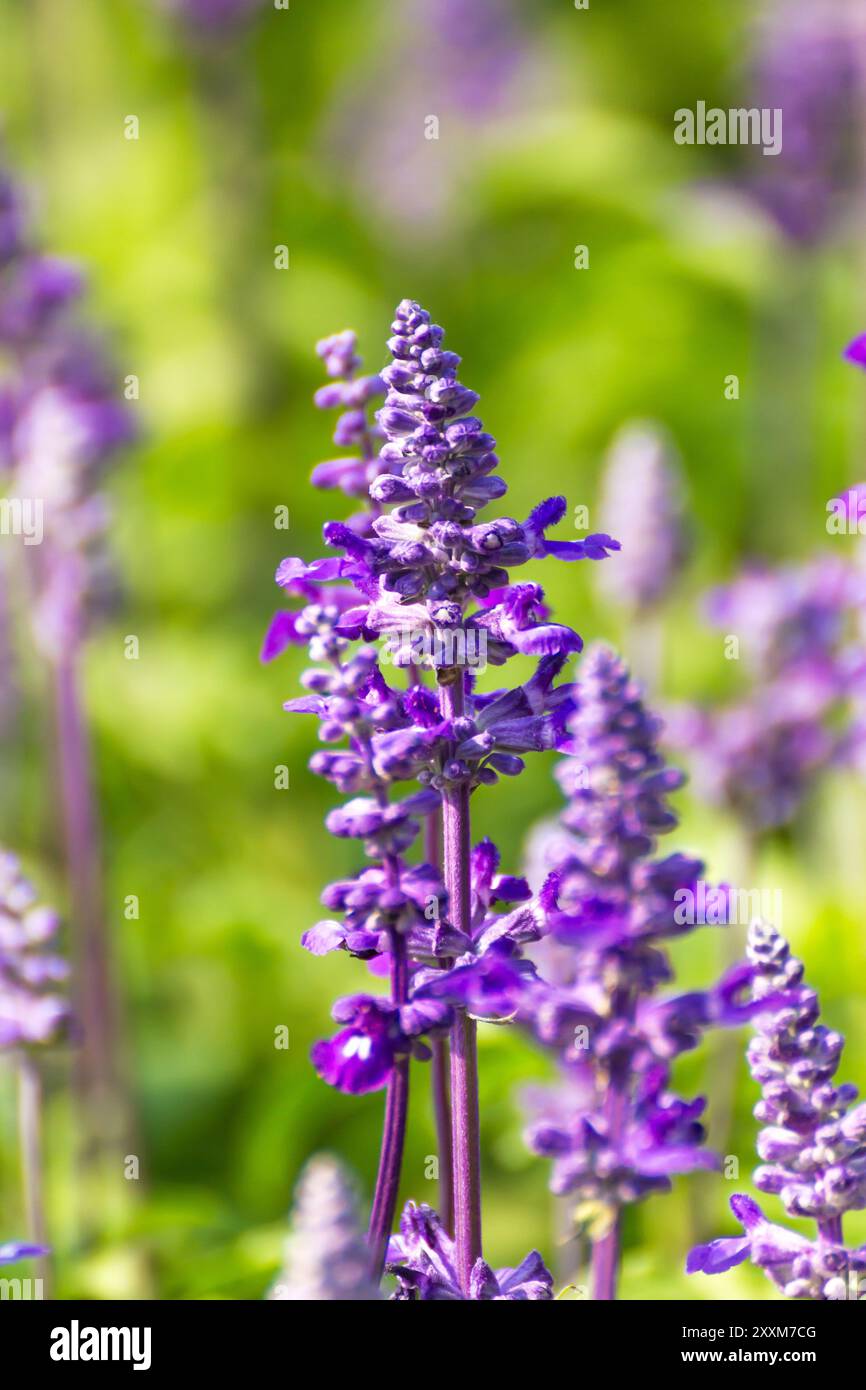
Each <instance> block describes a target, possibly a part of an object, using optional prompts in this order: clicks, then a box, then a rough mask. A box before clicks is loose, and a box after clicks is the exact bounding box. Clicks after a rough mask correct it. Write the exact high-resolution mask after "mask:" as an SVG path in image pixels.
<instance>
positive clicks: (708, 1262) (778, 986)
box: [687, 921, 866, 1299]
mask: <svg viewBox="0 0 866 1390" xmlns="http://www.w3.org/2000/svg"><path fill="white" fill-rule="evenodd" d="M747 956H748V961H749V965H750V967H751V970H752V983H751V995H752V1000H753V1004H754V1007H755V1009H756V1013H755V1017H754V1027H755V1034H756V1035H755V1037H754V1039H753V1041H752V1042H751V1043H750V1045H749V1050H748V1061H749V1070H750V1071H751V1073H752V1076H753V1078H754V1079H755V1081H757V1082H758V1084H759V1085H760V1087H761V1099H760V1100H759V1102H758V1104H757V1105H756V1107H755V1112H754V1113H755V1116H756V1118H757V1119H758V1120H759V1121H760V1122H761V1124H762V1126H763V1127H762V1129H761V1131H760V1133H759V1135H758V1141H757V1149H758V1154H759V1156H760V1158H761V1159H763V1163H762V1165H761V1166H760V1167H759V1168H757V1169H756V1170H755V1173H754V1182H755V1186H756V1187H758V1188H759V1189H760V1190H761V1191H762V1192H765V1193H769V1194H772V1195H774V1196H778V1197H779V1198H780V1200H781V1202H782V1205H783V1206H784V1208H785V1210H786V1212H787V1213H788V1215H789V1216H791V1217H796V1218H803V1217H808V1218H810V1219H811V1220H813V1221H814V1222H815V1223H816V1226H817V1236H816V1237H807V1236H805V1235H801V1234H799V1233H798V1232H794V1231H791V1230H788V1229H787V1228H786V1227H784V1226H779V1225H776V1224H775V1223H773V1222H771V1221H769V1220H768V1219H767V1218H766V1217H765V1216H764V1214H763V1212H762V1211H761V1208H760V1207H759V1206H758V1204H757V1202H755V1201H753V1200H752V1198H750V1197H747V1196H743V1195H737V1196H734V1197H732V1198H731V1209H732V1210H733V1212H734V1215H735V1216H736V1217H737V1219H738V1221H739V1222H740V1224H741V1225H742V1227H743V1232H744V1233H743V1235H742V1236H735V1237H728V1236H725V1237H721V1238H720V1239H718V1240H714V1241H711V1242H710V1243H709V1244H708V1245H701V1246H697V1247H696V1248H695V1249H694V1250H692V1252H691V1254H690V1255H689V1259H688V1263H687V1269H688V1271H689V1273H696V1272H703V1273H705V1274H719V1273H721V1272H722V1271H724V1270H726V1269H730V1268H732V1266H734V1265H737V1264H741V1263H742V1262H743V1261H744V1260H747V1259H751V1261H752V1263H753V1264H755V1265H757V1266H758V1267H759V1268H760V1269H763V1270H764V1272H765V1274H767V1276H768V1277H769V1278H770V1279H771V1280H772V1281H773V1283H774V1284H776V1285H777V1287H778V1288H780V1289H781V1290H782V1292H783V1293H784V1294H785V1295H786V1296H787V1297H788V1298H811V1299H843V1298H847V1297H850V1293H849V1275H850V1273H851V1272H852V1271H853V1272H859V1271H862V1270H866V1246H861V1247H859V1248H857V1249H850V1248H848V1247H847V1246H846V1245H845V1244H844V1239H843V1232H842V1218H843V1216H844V1214H845V1213H846V1212H848V1211H854V1210H860V1209H862V1208H863V1207H866V1105H863V1104H861V1105H857V1106H854V1108H853V1109H852V1105H853V1103H854V1101H855V1100H856V1097H857V1089H856V1087H855V1086H852V1085H850V1084H848V1083H842V1084H841V1085H840V1084H838V1083H837V1082H836V1081H835V1079H834V1078H835V1074H836V1070H837V1068H838V1066H839V1062H840V1060H841V1056H842V1049H843V1047H844V1039H843V1037H842V1035H841V1034H840V1033H836V1032H834V1031H833V1030H832V1029H830V1028H827V1027H826V1026H825V1025H824V1024H822V1023H820V1022H819V1006H818V997H817V995H816V994H815V991H814V990H812V989H810V988H809V987H808V986H807V985H806V984H805V983H804V980H803V965H802V962H801V961H799V960H798V959H797V958H796V957H795V956H792V955H791V951H790V947H789V945H788V943H787V941H786V940H785V939H784V937H783V936H781V935H780V934H779V932H778V931H777V930H776V928H775V927H773V926H771V925H770V924H769V923H767V922H763V921H757V922H754V923H753V924H752V926H751V928H750V929H749V937H748V946H747ZM858 1285H859V1281H858Z"/></svg>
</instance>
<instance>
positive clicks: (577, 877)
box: [521, 647, 748, 1299]
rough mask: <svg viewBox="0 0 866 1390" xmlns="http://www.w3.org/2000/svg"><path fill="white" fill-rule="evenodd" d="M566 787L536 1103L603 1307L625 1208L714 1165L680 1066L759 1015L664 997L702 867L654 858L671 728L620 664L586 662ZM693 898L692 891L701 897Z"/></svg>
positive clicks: (537, 1005) (664, 826)
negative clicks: (546, 1064) (714, 1035)
mask: <svg viewBox="0 0 866 1390" xmlns="http://www.w3.org/2000/svg"><path fill="white" fill-rule="evenodd" d="M580 674H581V680H580V684H579V687H578V691H579V693H578V703H577V711H576V713H575V715H574V717H573V720H572V723H571V731H572V738H571V742H570V744H569V745H568V746H567V752H568V753H569V757H568V758H566V760H565V761H564V762H563V763H561V764H560V766H559V768H558V777H559V781H560V783H561V786H562V789H563V791H564V792H565V794H566V796H567V797H568V806H567V807H566V809H565V811H564V812H563V814H562V817H561V820H562V827H563V828H562V830H558V829H557V830H555V831H554V832H553V837H552V842H551V850H552V855H551V856H549V857H548V859H547V867H549V868H551V869H552V872H551V873H550V876H549V878H548V880H547V882H546V883H545V885H544V887H543V889H542V892H541V903H542V906H543V907H544V908H545V910H546V914H547V929H548V932H549V937H548V939H547V940H545V942H544V943H543V947H542V952H541V954H540V955H539V960H538V963H539V969H540V971H541V974H542V976H543V977H546V978H543V979H542V980H541V981H540V982H539V983H538V984H536V985H535V986H534V987H533V988H532V989H530V990H529V991H527V993H526V996H525V998H524V1001H523V1002H522V1005H521V1013H522V1016H523V1018H524V1020H525V1021H526V1022H527V1023H529V1024H530V1025H531V1026H532V1028H533V1029H534V1031H535V1033H536V1035H537V1036H538V1038H539V1040H540V1041H541V1042H543V1043H544V1044H546V1045H547V1046H549V1047H551V1048H553V1049H554V1050H555V1051H556V1052H557V1054H558V1057H559V1062H560V1066H561V1071H562V1081H561V1084H560V1086H559V1087H557V1088H555V1089H554V1090H553V1091H552V1092H550V1091H543V1090H539V1091H536V1092H535V1094H534V1096H533V1097H532V1098H531V1106H532V1109H533V1111H534V1120H533V1122H532V1124H531V1125H530V1128H529V1130H528V1134H527V1139H528V1143H529V1145H530V1147H531V1148H532V1149H533V1150H534V1151H535V1152H536V1153H539V1154H542V1155H544V1156H545V1157H548V1158H550V1159H552V1160H553V1176H552V1181H551V1186H552V1188H553V1190H554V1192H556V1193H559V1194H568V1196H569V1197H570V1198H572V1199H573V1200H574V1202H575V1208H574V1210H575V1214H576V1216H577V1218H578V1220H579V1221H580V1222H581V1223H582V1224H583V1225H584V1226H585V1227H586V1228H587V1229H588V1230H589V1232H590V1234H591V1236H592V1238H593V1242H594V1245H593V1267H594V1288H595V1297H596V1298H600V1299H610V1298H613V1297H615V1289H616V1279H617V1267H618V1259H619V1222H620V1215H621V1212H622V1209H623V1207H624V1206H626V1205H627V1204H629V1203H633V1202H636V1201H639V1200H641V1199H642V1198H643V1197H646V1196H648V1195H650V1194H652V1193H656V1192H666V1191H668V1190H669V1189H670V1179H671V1176H672V1175H673V1174H676V1173H682V1172H688V1171H689V1170H691V1169H695V1168H705V1167H715V1166H716V1165H717V1160H716V1158H715V1157H714V1156H713V1155H711V1154H709V1153H708V1152H706V1151H705V1150H704V1149H703V1148H702V1147H701V1145H702V1141H703V1137H704V1133H703V1128H702V1126H701V1123H700V1117H701V1113H702V1111H703V1108H704V1102H703V1100H695V1101H688V1102H687V1101H683V1100H680V1099H679V1098H678V1097H677V1096H675V1095H673V1094H671V1092H670V1091H669V1089H668V1083H669V1076H670V1064H671V1061H672V1059H673V1058H674V1057H676V1056H677V1055H678V1054H679V1053H681V1052H683V1051H685V1050H686V1049H688V1048H692V1047H694V1046H696V1044H697V1042H698V1041H699V1038H700V1034H701V1032H702V1030H703V1029H704V1028H705V1027H706V1026H707V1025H709V1024H711V1023H714V1022H736V1021H739V1020H740V1019H741V1018H743V1017H747V1016H748V1011H745V1012H744V1010H743V1008H742V1007H741V1006H740V1005H739V1003H738V1002H737V993H738V989H739V985H740V983H741V982H740V980H739V977H738V976H735V977H733V978H731V979H728V980H725V981H723V982H722V984H721V985H719V986H718V987H717V988H716V989H714V990H711V991H708V992H705V993H689V994H683V995H674V996H672V997H659V994H658V991H659V989H660V987H662V986H664V985H666V984H667V983H669V981H670V980H671V979H672V970H671V966H670V963H669V960H668V957H667V953H666V951H665V944H666V942H667V941H668V940H670V939H672V938H675V937H677V936H680V935H682V934H684V933H686V932H688V931H690V930H692V928H693V924H694V919H695V916H696V914H695V913H689V912H688V911H687V910H686V911H683V904H686V906H687V904H688V901H689V894H690V893H691V894H692V895H693V894H694V890H695V887H696V883H697V880H699V878H700V876H701V872H702V867H703V866H702V865H701V863H700V861H698V860H694V859H690V858H688V857H687V856H685V855H682V854H672V855H669V856H668V857H667V858H664V859H658V858H655V857H654V848H655V840H656V837H657V836H658V835H660V834H666V833H668V832H669V831H671V830H673V829H674V827H675V826H676V823H677V822H676V817H675V816H674V815H673V813H672V812H671V811H670V810H669V808H668V806H667V795H668V793H670V792H672V791H675V790H676V789H677V788H678V787H679V786H681V785H682V782H683V781H684V778H683V776H682V774H681V773H679V772H677V771H676V770H674V769H673V768H667V767H665V765H664V762H663V760H662V757H661V755H660V753H659V752H658V748H657V741H658V737H659V732H660V727H661V724H660V721H659V720H658V719H657V718H655V716H653V715H651V714H650V713H648V711H647V710H646V709H645V708H644V706H643V703H642V701H641V698H640V691H639V688H638V687H637V686H636V685H635V684H634V683H633V682H632V681H631V680H630V678H629V675H628V672H627V670H626V668H625V667H624V665H623V664H622V662H621V661H620V660H619V659H618V658H617V657H616V655H615V654H614V653H613V652H612V651H610V650H608V649H606V648H603V647H600V648H596V649H594V650H592V651H591V652H590V653H588V655H587V656H586V658H585V660H584V663H583V667H582V670H581V673H580ZM692 901H694V896H692Z"/></svg>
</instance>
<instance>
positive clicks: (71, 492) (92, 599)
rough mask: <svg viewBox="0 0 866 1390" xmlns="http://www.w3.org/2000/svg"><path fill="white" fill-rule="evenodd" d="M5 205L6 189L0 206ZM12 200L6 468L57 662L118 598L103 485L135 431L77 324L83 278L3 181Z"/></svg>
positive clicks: (3, 282) (0, 298)
mask: <svg viewBox="0 0 866 1390" xmlns="http://www.w3.org/2000/svg"><path fill="white" fill-rule="evenodd" d="M3 197H4V195H3V193H2V192H0V209H2V206H3ZM5 197H6V202H7V209H8V210H7V222H8V223H9V224H10V225H9V230H8V232H7V238H6V257H5V263H3V257H2V256H0V346H2V348H3V349H4V356H5V358H6V361H7V363H8V368H7V371H6V373H5V375H4V377H3V380H2V404H0V459H2V464H3V467H4V468H5V469H6V470H7V472H8V474H9V486H8V491H9V495H10V497H11V498H12V499H14V500H15V501H16V502H18V503H19V504H20V505H21V507H22V516H24V517H25V518H28V517H29V515H30V511H31V509H34V515H33V517H32V520H33V522H34V525H33V527H29V524H28V529H29V530H30V531H32V532H33V534H28V532H27V531H25V537H26V539H27V544H26V546H25V547H24V554H25V558H26V560H27V562H28V564H27V571H28V578H29V581H30V588H31V595H32V604H31V623H32V626H33V630H34V634H35V637H36V640H37V643H38V644H39V646H40V647H41V648H42V649H43V650H44V651H45V652H46V654H47V655H48V656H49V657H51V658H52V659H54V660H58V659H60V658H61V657H62V656H64V655H68V654H69V652H70V650H73V649H74V648H75V646H76V645H77V643H78V642H79V641H80V640H81V638H82V637H83V636H84V635H85V634H86V631H87V628H88V625H89V623H90V622H91V621H92V619H93V618H94V616H96V615H97V614H98V613H99V612H101V611H102V609H103V608H104V606H105V604H106V601H107V600H108V598H109V597H110V595H111V592H112V588H113V583H112V580H111V576H110V567H109V565H108V562H107V560H106V554H105V544H104V541H105V533H106V529H107V525H108V520H109V512H108V507H107V504H106V501H105V498H104V496H103V494H102V491H101V482H102V479H103V477H104V475H105V473H106V471H107V470H108V468H109V467H110V466H111V465H112V464H113V463H114V462H115V460H116V458H117V455H118V452H119V450H120V449H121V448H122V447H123V446H124V445H126V444H128V443H129V442H130V440H131V439H132V437H133V434H134V429H133V423H132V416H131V413H130V411H129V409H128V407H127V406H126V403H125V402H124V401H123V400H122V398H121V396H120V392H119V390H118V388H117V383H116V381H115V378H114V374H113V372H112V371H111V370H110V368H109V366H108V363H107V360H106V356H105V352H104V350H103V348H102V346H101V345H100V344H99V343H98V342H97V341H96V340H95V338H94V337H93V335H92V334H90V333H89V332H87V331H86V330H85V329H83V328H82V326H81V324H80V322H79V321H78V317H77V313H76V311H77V308H78V306H79V304H80V301H81V298H82V296H83V292H84V277H83V275H82V273H81V271H80V270H79V268H78V267H77V266H75V265H72V264H70V263H69V262H66V261H63V260H60V259H57V258H55V257H50V256H46V255H44V254H42V253H41V252H40V251H39V250H38V249H37V248H36V246H35V244H34V240H33V236H32V232H31V229H30V225H29V219H28V215H27V209H26V201H25V199H24V198H23V195H21V194H20V193H19V192H17V191H16V190H14V189H13V187H12V185H11V184H7V193H6V195H5ZM0 215H2V214H0ZM0 240H2V234H0ZM37 519H38V535H37V534H36V529H37V527H36V522H37ZM34 542H38V543H34Z"/></svg>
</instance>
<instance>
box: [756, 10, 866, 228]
mask: <svg viewBox="0 0 866 1390" xmlns="http://www.w3.org/2000/svg"><path fill="white" fill-rule="evenodd" d="M756 37H757V44H756V53H755V61H754V63H753V71H752V75H751V87H752V93H753V104H754V105H755V106H758V107H762V108H765V109H769V110H774V109H779V110H781V111H782V113H783V118H784V152H783V154H782V157H781V158H778V159H759V160H758V161H757V164H758V165H759V166H760V174H759V175H758V176H757V177H756V178H755V179H754V181H753V184H752V188H753V192H754V194H755V196H756V197H757V199H758V201H759V202H760V203H761V204H762V205H763V206H764V207H765V208H766V209H767V211H768V212H769V213H770V215H771V216H772V217H773V218H774V220H775V221H776V223H777V225H778V226H779V228H780V229H781V231H782V232H783V233H784V235H785V236H786V237H787V238H788V239H789V241H790V242H792V243H793V244H794V245H799V246H802V247H805V248H810V247H814V246H815V244H816V243H817V242H819V241H820V240H821V239H822V238H825V237H827V236H828V235H830V234H832V232H833V230H834V228H835V227H836V226H837V225H838V223H839V222H840V220H841V219H842V218H843V217H844V215H845V214H846V213H847V212H849V211H850V209H851V207H852V205H853V202H854V196H855V194H856V189H857V187H858V181H859V174H858V155H857V128H858V123H859V120H860V116H859V102H860V84H861V80H862V78H861V74H860V69H859V59H858V54H859V48H860V45H861V44H862V42H863V19H862V14H861V13H860V10H859V7H858V6H856V5H848V4H846V3H845V0H822V3H821V4H816V3H813V0H784V3H780V0H773V3H771V4H768V5H767V7H766V10H765V12H764V13H763V14H762V15H761V16H760V20H759V23H758V26H757V35H756Z"/></svg>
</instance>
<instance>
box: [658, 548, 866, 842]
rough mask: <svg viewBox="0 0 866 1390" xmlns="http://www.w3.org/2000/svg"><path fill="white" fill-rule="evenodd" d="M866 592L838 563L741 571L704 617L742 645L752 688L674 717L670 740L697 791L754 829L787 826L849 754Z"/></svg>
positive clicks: (859, 689) (859, 696)
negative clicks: (682, 754)
mask: <svg viewBox="0 0 866 1390" xmlns="http://www.w3.org/2000/svg"><path fill="white" fill-rule="evenodd" d="M862 584H863V581H862V576H860V575H858V573H857V572H856V570H855V569H854V568H852V567H851V566H850V565H848V564H847V563H846V562H845V561H844V560H840V559H837V558H836V557H833V556H827V555H819V556H817V557H816V558H815V559H814V560H811V561H809V562H808V563H806V564H804V565H800V566H797V567H786V568H782V569H777V570H772V569H766V568H764V569H756V568H752V569H747V570H745V571H744V572H743V574H742V575H740V576H739V577H738V578H737V579H736V580H735V581H734V582H733V583H732V584H729V585H727V586H725V587H724V588H720V589H717V590H715V591H714V592H713V593H712V594H711V595H710V597H709V602H708V603H707V613H708V616H709V619H710V621H711V622H712V623H713V625H714V626H716V627H718V628H719V629H720V630H721V631H722V632H725V633H731V634H736V636H737V638H738V640H739V642H740V644H741V655H742V657H743V663H742V664H743V666H744V668H745V669H746V670H747V672H748V673H749V685H748V687H747V688H746V690H745V691H744V693H743V694H742V695H741V696H739V697H738V698H737V699H735V700H734V701H732V702H730V703H727V704H721V705H718V706H715V707H708V708H701V707H699V706H690V707H685V708H679V709H673V710H671V711H670V712H669V721H668V738H669V741H670V742H671V743H672V744H673V745H674V746H675V747H679V748H683V749H685V750H687V751H688V752H689V753H690V755H691V758H692V767H693V772H694V780H695V785H696V788H697V790H698V791H699V792H700V793H701V794H702V795H703V796H704V797H706V799H707V800H708V801H710V802H712V803H713V804H717V805H723V806H727V807H728V808H729V809H730V810H732V811H733V812H734V814H735V815H737V816H738V817H739V818H740V819H741V820H742V822H743V823H744V824H745V825H746V826H747V828H748V829H749V830H750V831H751V832H752V833H757V832H761V831H763V830H766V829H769V828H771V827H773V826H777V825H784V824H785V823H787V822H788V821H790V820H791V819H792V818H793V817H794V816H795V815H796V813H797V811H798V809H799V807H800V805H801V804H802V802H803V800H804V799H805V797H806V796H807V794H808V792H809V791H810V789H811V787H812V786H813V785H814V783H815V781H816V779H817V778H818V777H819V776H820V775H821V773H823V772H825V771H826V770H827V769H828V768H830V767H831V766H833V764H834V763H836V762H841V761H843V760H845V759H848V760H852V759H853V757H854V753H853V752H852V747H853V744H854V743H855V742H856V740H855V739H853V738H852V736H851V729H850V715H851V712H852V708H853V704H852V702H856V701H858V700H860V701H862V700H863V692H864V685H866V680H864V676H866V663H864V659H863V655H862V646H859V645H858V643H857V642H856V641H855V640H854V639H855V634H854V630H853V628H854V622H855V615H856V614H857V613H858V611H859V610H860V609H861V608H862Z"/></svg>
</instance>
